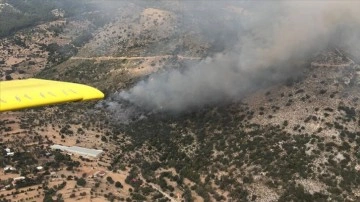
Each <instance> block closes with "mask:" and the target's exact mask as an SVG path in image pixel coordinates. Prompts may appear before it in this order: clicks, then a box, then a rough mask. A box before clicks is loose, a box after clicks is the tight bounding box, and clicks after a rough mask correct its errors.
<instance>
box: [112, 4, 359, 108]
mask: <svg viewBox="0 0 360 202" xmlns="http://www.w3.org/2000/svg"><path fill="white" fill-rule="evenodd" d="M185 2H186V1H185ZM190 3H192V4H196V2H190ZM203 4H204V2H203ZM205 4H206V3H205ZM214 4H215V3H214ZM232 4H234V5H235V6H236V7H237V8H240V6H242V8H241V9H242V11H243V12H242V14H238V13H236V15H238V22H236V23H234V26H239V27H238V28H236V29H237V31H238V32H237V33H236V34H237V35H238V36H237V40H236V41H230V42H229V41H228V44H233V46H232V47H229V48H227V49H225V51H224V52H221V53H217V54H215V55H213V56H212V57H211V58H206V59H204V60H203V61H201V62H200V63H199V64H197V65H193V66H189V67H187V68H186V69H182V70H169V71H165V72H161V73H155V74H153V75H151V76H150V77H149V78H147V79H146V80H143V81H140V82H138V83H137V84H136V85H135V86H133V87H132V88H130V89H128V90H124V91H122V92H119V93H118V94H116V95H115V97H116V99H117V100H126V101H127V102H130V103H132V104H134V105H135V106H138V107H141V108H145V109H148V110H155V111H168V112H181V111H184V110H189V109H194V108H198V107H202V106H204V105H209V104H210V105H211V104H218V103H223V102H230V101H236V100H238V99H241V98H242V97H243V96H245V95H246V94H248V93H249V92H252V91H254V90H256V89H259V88H262V87H265V86H268V85H271V84H273V83H276V82H281V81H284V80H285V79H286V78H289V76H292V75H294V74H296V73H297V72H301V71H302V69H301V68H302V67H300V66H298V65H296V64H297V62H298V61H303V60H304V59H306V58H308V57H309V55H311V54H313V53H315V52H316V51H319V50H322V49H324V48H326V47H327V46H329V45H336V46H343V47H347V48H348V49H349V50H350V51H352V52H355V50H358V47H359V44H360V43H359V42H360V37H359V36H360V15H359V13H360V2H358V1H287V2H285V1H267V2H265V1H246V2H240V3H238V2H237V3H234V2H230V1H225V2H218V1H216V5H214V7H215V6H216V7H218V8H219V9H220V8H223V9H227V8H229V6H232ZM209 5H210V3H208V5H207V6H208V7H210V6H209ZM226 12H228V11H226ZM188 14H189V13H186V12H185V13H184V16H186V15H188ZM194 15H203V17H204V19H205V18H206V17H207V16H211V15H212V13H211V12H209V13H207V12H206V10H205V11H203V12H202V13H201V14H199V13H197V14H194ZM216 27H218V26H216V25H214V26H213V27H212V29H216ZM228 27H229V26H228ZM210 31H211V30H210ZM215 31H216V30H214V32H215ZM225 31H226V30H225ZM229 31H230V30H229ZM231 31H233V30H231ZM355 46H356V47H355Z"/></svg>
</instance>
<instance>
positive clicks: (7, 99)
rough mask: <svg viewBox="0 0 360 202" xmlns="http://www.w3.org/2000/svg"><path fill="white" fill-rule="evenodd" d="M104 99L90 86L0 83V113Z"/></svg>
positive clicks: (34, 81) (28, 81)
mask: <svg viewBox="0 0 360 202" xmlns="http://www.w3.org/2000/svg"><path fill="white" fill-rule="evenodd" d="M101 98H104V94H103V93H102V92H101V91H99V90H98V89H96V88H93V87H91V86H87V85H83V84H77V83H69V82H62V81H51V80H44V79H25V80H11V81H1V82H0V112H1V111H9V110H16V109H24V108H30V107H37V106H43V105H49V104H58V103H64V102H74V101H85V100H93V99H101Z"/></svg>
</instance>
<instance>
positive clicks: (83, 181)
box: [76, 178, 86, 187]
mask: <svg viewBox="0 0 360 202" xmlns="http://www.w3.org/2000/svg"><path fill="white" fill-rule="evenodd" d="M76 184H77V185H79V186H82V187H83V186H85V184H86V180H85V179H84V178H79V179H78V180H77V181H76Z"/></svg>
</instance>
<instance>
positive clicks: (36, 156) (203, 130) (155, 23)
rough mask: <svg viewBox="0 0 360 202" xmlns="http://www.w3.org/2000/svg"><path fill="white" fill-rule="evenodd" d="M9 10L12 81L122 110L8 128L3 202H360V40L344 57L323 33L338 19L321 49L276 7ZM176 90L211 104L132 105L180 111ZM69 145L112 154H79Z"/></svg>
mask: <svg viewBox="0 0 360 202" xmlns="http://www.w3.org/2000/svg"><path fill="white" fill-rule="evenodd" d="M0 3H1V6H0V18H1V17H2V15H4V16H6V18H7V19H12V17H13V16H15V15H19V16H18V17H17V18H16V19H18V21H16V23H15V24H14V23H12V24H14V25H16V26H14V27H9V26H10V24H11V23H10V24H6V23H5V24H4V22H2V24H1V22H0V27H1V26H5V27H6V29H3V30H4V31H3V32H1V33H0V36H3V37H2V38H1V39H0V44H1V49H0V55H1V58H0V78H1V80H11V79H21V78H29V77H39V78H45V79H55V80H63V81H72V82H78V83H84V84H88V85H92V86H94V87H96V88H99V89H100V90H102V91H104V92H105V94H106V98H105V99H104V100H103V101H99V102H88V103H70V104H63V105H56V106H49V107H39V108H35V109H28V110H23V111H15V112H6V113H2V114H0V134H1V138H0V146H1V147H0V148H1V152H0V166H1V167H3V168H4V173H3V174H1V175H0V198H1V200H2V199H4V201H14V200H16V201H21V200H29V201H30V200H31V201H55V200H56V201H105V200H108V201H186V202H187V201H284V202H287V201H358V200H359V197H360V174H359V171H360V162H359V158H360V154H359V152H358V150H359V143H360V133H359V127H360V119H359V117H360V116H359V112H360V99H359V98H360V92H359V86H360V64H359V58H360V57H359V56H358V49H357V48H356V47H353V44H356V43H354V41H356V40H355V39H353V38H356V36H353V35H350V36H351V37H349V38H351V39H352V41H351V42H353V43H345V42H344V43H343V42H341V43H340V42H339V43H337V42H336V41H334V40H333V39H337V38H336V37H339V38H341V36H342V35H341V34H339V33H338V32H335V34H333V35H331V34H330V35H331V36H329V37H328V35H326V33H325V32H326V31H329V30H330V29H329V30H326V31H323V29H325V28H328V27H327V26H330V25H333V24H336V22H337V21H336V20H337V19H338V18H337V17H338V16H337V15H335V14H334V16H332V15H330V14H329V12H324V13H325V14H326V15H324V16H327V17H328V16H331V17H332V18H330V17H329V22H330V25H328V24H325V25H327V26H321V25H322V24H320V25H319V24H316V26H309V27H310V28H309V29H310V32H309V33H307V32H306V31H304V30H305V29H306V28H308V27H306V25H303V24H306V23H303V21H301V20H300V22H301V23H300V25H302V26H304V28H303V27H300V28H299V27H297V25H298V24H295V25H296V26H295V25H294V26H290V27H291V28H294V29H290V30H291V31H290V32H289V33H288V32H287V31H288V30H287V29H282V28H283V27H281V25H282V24H281V23H285V24H286V23H289V24H291V23H292V21H291V20H293V19H292V18H289V19H287V20H289V21H286V20H285V21H281V20H279V21H277V20H278V18H277V17H279V16H278V15H280V16H281V15H288V13H285V12H284V13H282V12H279V14H277V12H278V10H277V9H280V7H276V8H275V9H274V8H272V7H269V9H270V11H269V12H274V13H276V14H273V13H271V15H270V16H272V17H273V18H269V17H268V16H267V15H265V14H266V13H267V12H264V13H265V14H263V10H262V8H263V7H262V6H271V5H269V4H266V3H264V4H265V5H262V6H260V5H258V4H251V3H246V2H245V3H240V4H236V3H233V2H232V3H231V2H230V3H229V2H225V3H223V2H215V1H214V2H213V1H212V2H210V3H208V2H206V3H205V2H196V3H195V2H187V3H182V2H179V1H171V2H170V1H156V2H152V1H134V2H123V1H119V2H116V3H115V2H111V3H109V2H107V1H104V2H101V3H99V2H97V1H90V2H83V1H79V2H75V3H74V2H68V1H63V2H62V1H61V2H57V3H55V2H53V1H44V0H41V1H40V0H34V1H25V2H24V1H12V0H11V1H10V0H9V1H0ZM38 3H44V4H43V5H44V7H37V6H36V5H37V4H38ZM257 6H259V8H257ZM284 7H286V6H285V5H284ZM329 7H330V6H329ZM326 8H327V7H326ZM353 8H355V6H353ZM54 9H55V10H54ZM337 10H339V12H340V11H341V9H340V7H339V9H338V8H337ZM25 11H26V12H25ZM259 11H260V12H259ZM326 11H327V10H326ZM350 11H351V9H349V10H346V12H350ZM49 12H50V13H49ZM322 12H323V11H322V10H319V11H316V12H315V13H316V14H317V13H320V14H323V13H322ZM289 13H291V12H289ZM309 13H310V14H312V13H311V12H310V11H309ZM330 13H331V12H330ZM295 14H296V12H295ZM310 14H309V15H310ZM263 15H264V16H263ZM311 16H314V15H313V14H312V15H311ZM315 16H317V15H315ZM292 17H293V16H292ZM295 18H296V19H298V17H297V16H296V17H295ZM303 18H305V17H303ZM354 18H356V16H355V17H354ZM23 19H26V20H23ZM264 19H265V20H264ZM314 19H315V18H314ZM314 19H311V20H313V21H315V20H314ZM316 19H318V18H316ZM321 19H322V18H321ZM326 19H327V18H326ZM242 20H243V21H242ZM240 21H241V22H240ZM269 21H271V22H272V21H274V22H277V23H273V24H272V23H269ZM7 22H10V21H7ZM327 22H328V21H326V23H327ZM341 22H342V21H341ZM317 23H320V22H317ZM12 24H11V25H12ZM309 24H310V23H309ZM344 24H346V23H345V22H342V24H341V27H340V28H341V29H345V28H346V26H345V25H344ZM272 25H274V27H272ZM286 25H288V24H286ZM351 25H353V26H349V27H351V28H352V29H355V28H354V27H356V26H355V25H356V24H351ZM268 26H271V28H270V29H267V28H268ZM279 27H280V29H279V30H280V31H279V32H274V33H275V34H274V33H273V32H271V31H273V29H274V30H275V29H277V28H279ZM317 27H320V30H321V31H320V34H319V35H315V36H313V33H316V32H317V31H318V30H317V29H316V28H317ZM302 28H303V29H302ZM340 28H338V27H336V29H335V30H337V31H338V30H340ZM269 30H271V31H269ZM352 31H354V33H358V32H356V30H352ZM268 32H271V33H270V34H269V33H268ZM282 33H285V34H284V35H282ZM297 33H301V34H302V35H301V34H299V36H298V35H297ZM276 34H279V36H277V35H276ZM346 34H348V33H346ZM346 34H344V35H346ZM268 35H269V36H271V37H274V38H271V37H270V38H271V40H268V38H266V37H268ZM273 35H275V36H273ZM300 35H301V36H300ZM293 36H297V37H298V38H295V39H293V38H291V37H293ZM319 36H320V37H319ZM328 38H329V40H330V42H331V43H328V41H326V40H327V39H328ZM322 39H326V40H324V41H326V42H323V41H322ZM331 40H333V41H331ZM284 42H285V43H284ZM346 42H348V41H346ZM294 47H296V48H294ZM308 47H310V48H308ZM294 49H295V50H294ZM355 49H356V50H357V51H355ZM242 65H243V66H242ZM262 65H263V66H262ZM219 69H220V71H218V70H219ZM190 70H192V71H190ZM215 70H216V71H215ZM169 72H170V73H169ZM191 73H193V74H196V75H197V76H195V77H192V75H190V76H189V74H191ZM159 75H160V76H159ZM174 75H175V76H174ZM184 75H185V76H188V77H190V79H188V80H186V79H185V80H182V79H183V78H184ZM234 75H235V76H234ZM243 75H245V76H243ZM161 76H163V77H161ZM172 76H174V78H175V79H174V81H172V80H171V78H172ZM237 76H240V77H239V78H238V77H237ZM188 77H187V78H188ZM219 77H220V79H219ZM164 78H165V79H164ZM234 78H235V79H234ZM156 79H159V80H162V79H163V80H165V81H166V82H160V83H156V82H155V81H154V80H156ZM242 79H243V80H245V81H247V82H237V80H242ZM198 80H201V81H204V82H198ZM234 80H235V81H234ZM185 82H189V83H190V84H186V83H185ZM174 83H175V84H174ZM146 84H148V85H150V84H152V85H154V86H156V87H157V88H156V89H155V90H154V91H150V92H146V90H149V89H150V90H153V89H152V88H144V89H145V90H144V89H142V88H141V87H143V86H146ZM185 84H186V85H185ZM243 84H244V85H243ZM195 85H197V86H195ZM168 86H170V87H169V88H167V87H168ZM172 86H176V87H178V86H180V87H181V86H185V87H187V88H194V89H195V88H198V87H199V86H200V87H201V88H199V89H200V91H190V92H195V93H190V94H185V95H190V96H189V97H192V98H194V100H195V101H194V102H195V103H200V104H198V105H195V106H196V107H189V108H185V109H186V110H183V111H180V112H179V111H171V110H169V111H166V110H162V109H161V108H160V109H157V108H155V107H154V109H152V110H149V109H148V108H146V107H144V106H142V105H141V104H139V103H137V102H136V99H133V100H132V99H126V98H127V97H126V96H122V95H123V94H122V93H124V92H127V93H128V95H129V94H130V93H131V92H132V90H133V91H136V90H139V89H140V90H139V91H138V92H140V94H144V95H145V97H146V96H147V95H148V97H146V99H144V100H145V101H144V102H147V101H149V102H150V101H152V100H151V99H149V98H156V96H159V97H160V96H162V95H165V98H168V99H169V100H166V99H165V100H166V101H168V102H173V101H174V100H171V99H173V98H174V96H173V94H179V95H183V91H182V90H184V89H183V88H171V87H172ZM224 86H225V87H226V88H223V87H224ZM242 88H244V89H245V90H243V91H238V90H237V89H242ZM247 88H249V89H247ZM134 89H135V90H134ZM169 89H170V90H169ZM141 90H143V91H141ZM171 90H173V91H174V92H173V91H171ZM185 90H190V89H185ZM227 90H229V91H227ZM212 91H214V92H213V93H210V95H211V96H208V94H206V93H208V92H212ZM223 91H226V92H223ZM217 92H220V93H217ZM228 92H230V95H233V94H241V95H237V96H234V97H231V96H228V94H227V93H228ZM234 92H235V93H234ZM231 93H233V94H231ZM199 94H200V95H199ZM152 96H153V97H152ZM201 96H203V97H205V99H204V98H203V97H201ZM212 96H214V97H218V98H219V99H215V100H220V101H217V102H215V101H214V102H211V101H212V100H213V99H212ZM175 97H176V96H175ZM187 99H188V98H186V99H185V97H184V98H183V100H187ZM207 99H208V100H207ZM134 100H135V101H134ZM154 100H156V101H157V99H154ZM190 100H191V99H190ZM204 100H205V102H204ZM156 101H154V102H155V103H156ZM207 101H208V102H207ZM140 103H141V102H140ZM159 103H160V104H161V102H160V101H159ZM175 103H176V102H175ZM179 103H180V104H181V103H182V102H179ZM156 104H158V103H156ZM160 104H159V105H160ZM180 104H179V105H180ZM149 106H156V105H149ZM181 109H182V108H181ZM53 144H61V145H65V146H81V147H86V148H92V149H101V150H103V154H102V155H101V156H100V157H98V158H92V157H88V156H83V155H77V154H69V153H66V152H60V151H57V150H52V149H51V148H50V146H51V145H53ZM9 151H10V152H9ZM12 152H13V153H12ZM9 153H10V154H9ZM39 166H41V169H38V167H39ZM5 169H8V170H5ZM19 177H20V178H22V177H24V179H20V180H19V181H17V180H15V179H18V178H19Z"/></svg>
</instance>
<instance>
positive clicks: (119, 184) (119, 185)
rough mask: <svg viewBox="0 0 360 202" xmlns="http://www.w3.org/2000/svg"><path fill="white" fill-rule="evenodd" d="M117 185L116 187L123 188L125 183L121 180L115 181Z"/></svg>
mask: <svg viewBox="0 0 360 202" xmlns="http://www.w3.org/2000/svg"><path fill="white" fill-rule="evenodd" d="M115 187H116V188H123V185H122V184H121V182H119V181H116V182H115Z"/></svg>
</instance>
